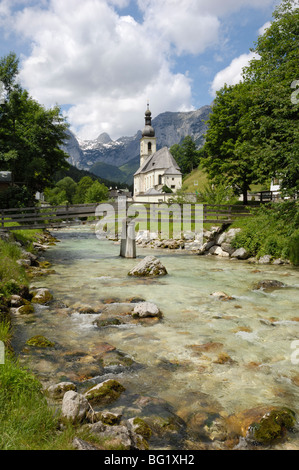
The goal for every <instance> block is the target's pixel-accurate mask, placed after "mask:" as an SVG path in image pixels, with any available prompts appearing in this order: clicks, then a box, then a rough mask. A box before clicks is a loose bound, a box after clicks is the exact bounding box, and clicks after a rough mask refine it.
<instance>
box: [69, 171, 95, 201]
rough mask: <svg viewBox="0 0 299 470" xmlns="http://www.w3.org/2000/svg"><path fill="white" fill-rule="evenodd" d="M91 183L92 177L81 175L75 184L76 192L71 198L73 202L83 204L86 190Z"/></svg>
mask: <svg viewBox="0 0 299 470" xmlns="http://www.w3.org/2000/svg"><path fill="white" fill-rule="evenodd" d="M92 184H93V179H92V178H91V177H90V176H83V178H81V180H80V181H79V183H78V184H77V188H76V193H75V195H74V198H73V202H74V204H83V203H84V202H85V197H86V193H87V190H88V189H89V188H90V186H92Z"/></svg>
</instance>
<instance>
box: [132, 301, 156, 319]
mask: <svg viewBox="0 0 299 470" xmlns="http://www.w3.org/2000/svg"><path fill="white" fill-rule="evenodd" d="M132 316H133V317H134V318H146V317H160V316H161V312H160V310H159V308H158V307H157V305H156V304H154V303H152V302H140V303H138V304H137V305H136V307H135V308H134V310H133V313H132Z"/></svg>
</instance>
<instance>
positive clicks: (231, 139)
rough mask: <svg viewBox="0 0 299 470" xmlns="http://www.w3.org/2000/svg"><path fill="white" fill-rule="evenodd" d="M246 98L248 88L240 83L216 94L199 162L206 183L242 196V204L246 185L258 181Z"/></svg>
mask: <svg viewBox="0 0 299 470" xmlns="http://www.w3.org/2000/svg"><path fill="white" fill-rule="evenodd" d="M249 96H250V94H249V90H248V86H247V85H245V84H242V83H240V84H239V85H235V86H226V85H225V86H224V87H223V88H222V89H221V90H220V91H219V92H217V95H216V99H215V101H214V106H213V112H212V114H211V115H210V119H209V129H208V131H207V135H206V142H205V145H204V152H205V155H206V158H204V159H203V160H202V165H203V168H204V169H205V170H206V172H207V174H208V177H209V179H210V181H211V182H212V183H214V184H216V185H217V184H218V185H219V184H225V185H226V187H228V188H229V187H230V188H232V189H233V190H234V192H235V193H236V194H243V201H244V204H247V191H248V190H249V188H250V185H251V184H252V183H256V182H258V181H261V179H262V176H261V174H260V173H259V171H258V165H256V164H255V160H254V157H253V156H252V150H253V149H252V144H251V134H250V130H249V128H248V126H247V125H246V121H247V115H248V108H249V107H250V99H249Z"/></svg>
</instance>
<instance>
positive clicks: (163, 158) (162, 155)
mask: <svg viewBox="0 0 299 470" xmlns="http://www.w3.org/2000/svg"><path fill="white" fill-rule="evenodd" d="M153 170H165V171H164V174H181V171H180V167H179V166H178V164H177V162H176V161H175V159H174V158H173V156H172V155H171V153H170V151H169V149H168V148H167V147H163V148H161V149H160V150H158V151H157V152H155V153H153V154H152V155H151V156H150V157H148V158H147V159H146V161H145V162H144V164H143V165H142V166H141V167H140V168H139V170H137V171H136V173H135V175H139V174H140V173H147V172H149V171H153ZM167 170H169V171H171V173H169V171H167ZM174 172H175V173H174Z"/></svg>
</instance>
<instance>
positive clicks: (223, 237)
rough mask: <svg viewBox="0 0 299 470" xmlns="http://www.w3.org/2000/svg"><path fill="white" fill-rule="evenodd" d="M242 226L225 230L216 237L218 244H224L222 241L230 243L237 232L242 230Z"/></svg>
mask: <svg viewBox="0 0 299 470" xmlns="http://www.w3.org/2000/svg"><path fill="white" fill-rule="evenodd" d="M240 230H241V229H240V228H231V229H230V230H228V231H227V232H223V233H221V234H220V235H218V236H217V237H216V243H217V245H222V243H230V242H231V241H232V240H233V239H234V238H235V236H236V235H237V233H239V232H240Z"/></svg>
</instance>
